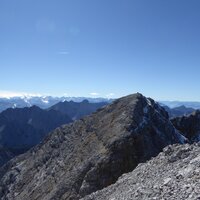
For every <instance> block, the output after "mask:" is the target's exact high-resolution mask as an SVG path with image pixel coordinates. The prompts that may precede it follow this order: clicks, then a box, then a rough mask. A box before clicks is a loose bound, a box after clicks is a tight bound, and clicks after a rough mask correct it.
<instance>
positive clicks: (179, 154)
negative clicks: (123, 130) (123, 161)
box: [82, 144, 200, 200]
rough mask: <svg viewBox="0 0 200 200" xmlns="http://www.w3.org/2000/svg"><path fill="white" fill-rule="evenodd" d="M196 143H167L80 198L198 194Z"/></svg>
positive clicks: (140, 199) (128, 199)
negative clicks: (118, 175) (119, 175)
mask: <svg viewBox="0 0 200 200" xmlns="http://www.w3.org/2000/svg"><path fill="white" fill-rule="evenodd" d="M199 166H200V144H193V145H189V144H186V145H172V146H171V145H170V146H168V147H166V148H165V149H164V150H163V152H162V153H160V154H159V155H158V156H157V157H156V158H153V159H152V160H150V161H148V162H147V163H142V164H139V165H138V166H137V168H136V169H135V170H133V171H132V172H131V173H127V174H124V175H122V176H121V177H120V178H119V179H118V181H117V182H116V183H115V184H113V185H111V186H109V187H107V188H105V189H103V190H101V191H97V192H96V193H93V194H91V195H89V196H87V197H85V198H84V199H82V200H111V199H113V200H122V199H124V200H132V199H134V200H147V199H149V200H152V199H155V200H160V199H169V200H174V199H177V200H178V199H187V200H196V199H199V197H200V181H199V180H200V168H199Z"/></svg>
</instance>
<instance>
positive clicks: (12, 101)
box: [0, 95, 112, 112]
mask: <svg viewBox="0 0 200 200" xmlns="http://www.w3.org/2000/svg"><path fill="white" fill-rule="evenodd" d="M85 99H87V100H88V101H89V102H91V103H98V102H111V101H112V100H111V99H106V98H88V97H53V96H31V95H24V96H16V97H7V98H6V97H0V112H2V111H3V110H6V109H7V108H24V107H31V106H34V105H35V106H38V107H40V108H43V109H46V108H49V107H51V106H53V105H55V104H57V103H58V102H64V101H74V102H82V101H83V100H85Z"/></svg>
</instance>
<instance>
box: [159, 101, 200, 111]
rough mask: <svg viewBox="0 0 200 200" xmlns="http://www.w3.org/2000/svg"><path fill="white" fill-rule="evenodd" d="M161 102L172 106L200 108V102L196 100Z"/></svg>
mask: <svg viewBox="0 0 200 200" xmlns="http://www.w3.org/2000/svg"><path fill="white" fill-rule="evenodd" d="M159 103H160V104H161V105H166V106H168V107H170V108H175V107H180V106H185V107H187V108H194V109H200V102H195V101H159Z"/></svg>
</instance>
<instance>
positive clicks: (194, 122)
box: [171, 110, 200, 142]
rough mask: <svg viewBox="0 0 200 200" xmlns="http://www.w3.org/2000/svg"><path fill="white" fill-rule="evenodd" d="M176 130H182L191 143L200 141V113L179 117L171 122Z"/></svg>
mask: <svg viewBox="0 0 200 200" xmlns="http://www.w3.org/2000/svg"><path fill="white" fill-rule="evenodd" d="M171 121H172V123H173V124H174V126H175V127H176V129H178V130H180V131H181V132H182V133H183V134H184V135H185V137H187V138H188V139H189V140H190V142H198V141H200V111H199V110H197V111H195V112H193V113H192V114H191V115H187V116H183V117H177V118H174V119H172V120H171Z"/></svg>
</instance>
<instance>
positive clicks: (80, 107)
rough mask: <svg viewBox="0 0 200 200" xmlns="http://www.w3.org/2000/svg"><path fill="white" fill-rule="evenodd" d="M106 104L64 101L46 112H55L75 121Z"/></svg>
mask: <svg viewBox="0 0 200 200" xmlns="http://www.w3.org/2000/svg"><path fill="white" fill-rule="evenodd" d="M107 104H108V102H98V103H90V102H89V101H88V100H83V101H82V102H74V101H64V102H59V103H57V104H56V105H53V106H52V107H50V108H49V109H48V110H56V111H59V112H61V113H63V114H66V115H68V116H69V117H70V118H71V119H73V120H77V119H80V118H82V117H84V116H86V115H89V114H91V113H93V112H95V111H96V110H97V109H99V108H101V107H103V106H105V105H107Z"/></svg>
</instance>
